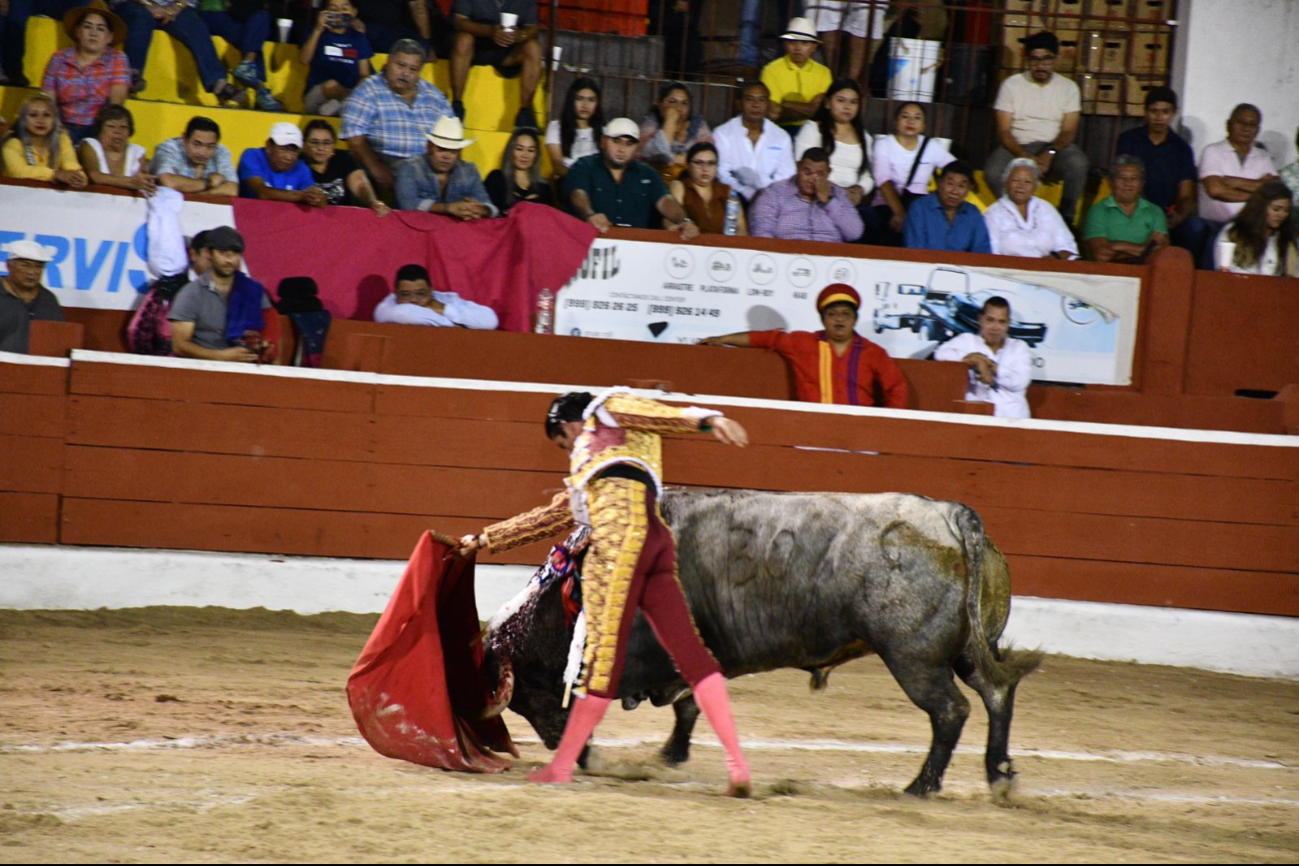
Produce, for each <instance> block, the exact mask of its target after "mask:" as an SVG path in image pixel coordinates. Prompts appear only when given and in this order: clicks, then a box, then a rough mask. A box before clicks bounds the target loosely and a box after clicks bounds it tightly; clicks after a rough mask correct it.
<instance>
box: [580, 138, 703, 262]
mask: <svg viewBox="0 0 1299 866" xmlns="http://www.w3.org/2000/svg"><path fill="white" fill-rule="evenodd" d="M639 146H640V125H639V124H638V123H636V121H634V120H630V119H628V118H626V117H619V118H618V119H617V120H611V121H610V122H609V123H607V124H605V127H604V137H603V138H602V139H601V140H600V152H599V153H595V154H592V155H590V156H584V157H582V158H581V159H579V160H578V161H577V162H575V163H573V166H572V168H570V169H569V170H568V174H567V175H565V176H564V201H565V202H566V203H567V206H568V212H569V213H571V214H573V215H574V216H576V217H577V218H578V219H581V220H586V221H587V222H589V223H590V224H591V225H593V226H595V227H596V228H597V229H599V230H600V233H601V234H604V233H605V232H607V231H608V230H609V229H610V228H612V227H614V226H621V227H625V228H634V229H647V228H652V227H656V226H657V224H658V222H659V220H658V217H659V216H662V218H663V220H664V221H665V222H666V223H667V225H668V227H669V228H670V229H673V230H675V229H676V228H677V227H678V226H679V227H680V231H681V239H682V240H687V241H688V240H690V239H691V238H694V237H697V236H698V235H699V226H697V225H695V223H694V221H692V220H691V219H690V217H688V216H687V215H686V212H685V209H684V208H683V207H681V203H680V202H678V201H677V200H676V199H675V198H673V197H672V194H671V193H670V192H668V187H667V184H665V183H664V182H663V178H661V177H659V173H658V172H657V171H655V170H654V169H652V168H650V167H649V166H648V165H646V164H645V163H643V162H641V161H640V160H638V159H636V150H637V148H638V147H639Z"/></svg>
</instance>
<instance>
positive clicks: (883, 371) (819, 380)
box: [699, 283, 910, 409]
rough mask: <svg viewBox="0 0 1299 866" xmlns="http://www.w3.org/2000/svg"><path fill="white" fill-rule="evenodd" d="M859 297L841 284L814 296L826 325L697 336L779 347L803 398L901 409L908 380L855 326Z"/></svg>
mask: <svg viewBox="0 0 1299 866" xmlns="http://www.w3.org/2000/svg"><path fill="white" fill-rule="evenodd" d="M860 307H861V296H860V295H859V294H857V291H856V290H855V289H854V288H853V287H852V286H848V285H844V284H843V283H833V284H831V285H829V286H826V287H825V289H823V290H822V292H821V294H820V295H819V296H818V297H817V299H816V309H817V311H818V312H819V313H820V314H821V324H822V325H824V326H825V330H823V331H818V332H817V333H815V334H813V333H811V332H809V331H794V332H792V333H785V332H784V331H741V332H739V333H737V334H727V335H726V336H724V337H709V338H707V339H705V340H700V341H699V345H701V346H742V347H748V346H752V347H754V348H758V349H772V350H774V351H776V352H779V353H780V355H781V356H782V357H784V359H785V360H786V361H788V362H789V363H790V365H791V366H793V368H794V388H795V391H796V392H797V396H798V399H799V400H802V401H803V402H805V403H838V404H840V405H846V406H883V407H885V408H888V409H905V408H907V403H908V401H909V399H910V392H909V391H908V389H907V380H906V379H905V378H903V376H902V371H901V370H899V369H898V365H897V364H896V363H895V362H894V361H893V359H892V358H890V357H889V356H888V353H887V352H885V351H884V350H883V349H882V348H880V347H879V346H877V345H875V344H874V343H872V342H871V341H870V340H867V339H866V338H865V337H862V336H860V335H859V334H857V332H856V331H855V328H856V325H857V310H858V309H859V308H860Z"/></svg>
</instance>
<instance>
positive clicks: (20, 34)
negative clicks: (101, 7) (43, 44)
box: [0, 0, 90, 87]
mask: <svg viewBox="0 0 1299 866" xmlns="http://www.w3.org/2000/svg"><path fill="white" fill-rule="evenodd" d="M89 2H90V0H0V87H3V86H5V85H6V84H8V85H12V86H13V87H26V86H27V85H28V83H29V82H28V80H27V76H26V75H25V74H24V73H23V60H24V58H25V57H26V53H27V21H28V19H30V18H31V16H33V15H43V16H45V17H47V18H59V19H61V18H63V16H65V15H67V14H68V13H69V12H71V11H72V10H73V9H76V8H77V7H78V6H85V5H86V4H87V3H89Z"/></svg>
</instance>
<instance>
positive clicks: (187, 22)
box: [113, 0, 284, 111]
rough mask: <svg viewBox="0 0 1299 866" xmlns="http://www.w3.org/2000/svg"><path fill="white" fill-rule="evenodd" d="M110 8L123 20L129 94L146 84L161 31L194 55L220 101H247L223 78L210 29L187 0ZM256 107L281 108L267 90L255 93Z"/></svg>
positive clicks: (128, 2) (141, 0)
mask: <svg viewBox="0 0 1299 866" xmlns="http://www.w3.org/2000/svg"><path fill="white" fill-rule="evenodd" d="M113 8H114V9H115V11H116V12H117V14H118V15H119V16H121V18H122V20H123V21H124V22H126V56H127V58H128V59H129V60H130V62H131V77H132V79H133V82H132V84H131V92H132V93H139V92H141V91H142V90H144V89H145V87H146V86H147V84H146V82H145V80H144V67H145V62H146V61H147V60H148V58H149V45H150V43H151V42H152V41H153V33H154V31H155V30H161V31H163V32H164V33H167V34H169V35H170V36H172V37H174V38H175V39H176V41H178V42H180V44H182V45H184V46H185V47H186V48H188V49H189V51H190V53H191V54H193V55H194V63H195V64H197V66H198V77H199V81H201V82H202V83H203V86H204V87H205V88H207V91H208V93H211V94H212V95H213V96H215V97H216V98H217V99H219V100H221V101H222V102H234V103H237V104H239V105H246V104H247V101H248V97H247V94H245V93H244V92H243V91H242V90H240V89H239V88H238V87H236V86H235V85H233V84H231V83H230V82H229V81H227V80H226V70H225V67H224V66H222V65H221V59H220V58H219V57H217V53H216V48H215V47H214V46H213V45H212V32H211V31H210V30H208V29H207V25H206V24H204V23H203V19H202V18H200V17H199V14H198V12H196V11H195V10H194V8H193V6H191V5H190V0H119V2H118V3H117V4H116V5H115V6H114V7H113ZM266 97H269V101H268V100H267V98H266ZM257 107H258V108H260V109H263V110H265V111H283V110H284V106H282V105H280V104H279V102H278V101H276V100H275V98H274V97H272V96H271V95H270V92H269V91H266V96H265V97H263V96H262V95H261V93H260V92H259V93H258V100H257Z"/></svg>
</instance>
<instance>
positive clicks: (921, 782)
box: [880, 653, 970, 797]
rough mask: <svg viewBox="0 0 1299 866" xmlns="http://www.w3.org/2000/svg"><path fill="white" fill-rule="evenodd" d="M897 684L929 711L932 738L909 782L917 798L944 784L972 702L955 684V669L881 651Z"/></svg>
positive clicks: (940, 788) (908, 788)
mask: <svg viewBox="0 0 1299 866" xmlns="http://www.w3.org/2000/svg"><path fill="white" fill-rule="evenodd" d="M880 655H881V657H883V659H884V663H885V664H887V665H888V667H889V670H890V671H891V672H892V673H893V676H894V678H895V679H896V680H897V681H898V685H900V686H902V690H903V691H904V692H906V693H907V697H909V698H911V702H912V703H914V704H915V705H916V706H918V707H920V709H922V710H924V711H925V712H926V713H928V714H929V724H930V727H931V728H932V729H933V740H932V741H931V742H930V744H929V754H928V755H927V756H926V757H925V763H924V765H923V766H921V768H920V775H918V776H916V778H915V780H914V781H913V782H912V783H911V784H910V785H907V788H906V791H907V793H908V794H911V795H913V796H916V797H927V796H929V795H930V794H933V793H935V792H937V791H940V790H942V787H943V773H945V772H946V771H947V765H948V764H949V763H950V762H951V760H952V751H953V750H954V749H955V748H956V743H957V741H958V740H959V739H960V738H961V729H962V728H964V727H965V720H966V718H967V717H968V716H969V715H970V702H969V701H968V700H966V699H965V695H963V694H961V690H960V689H958V688H957V687H956V681H955V680H954V679H953V678H952V669H951V668H950V667H947V666H946V665H944V666H942V667H933V666H928V665H925V664H923V663H921V662H918V661H908V660H898V659H896V658H890V655H891V654H886V653H880Z"/></svg>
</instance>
